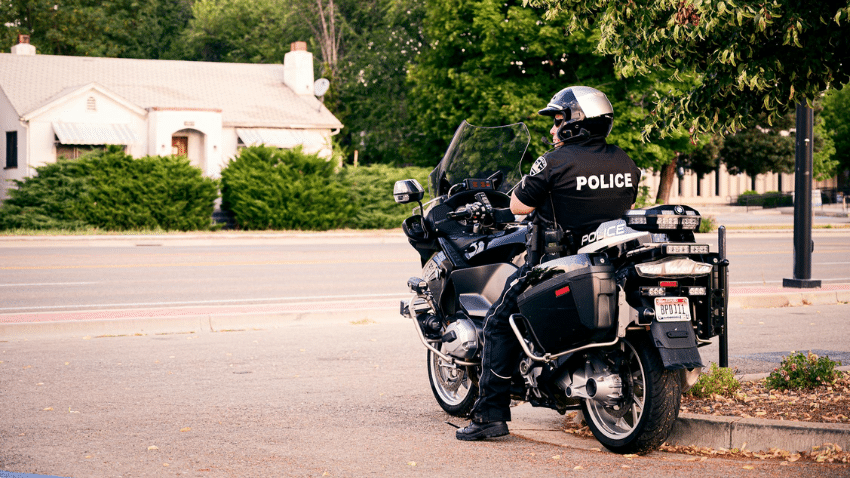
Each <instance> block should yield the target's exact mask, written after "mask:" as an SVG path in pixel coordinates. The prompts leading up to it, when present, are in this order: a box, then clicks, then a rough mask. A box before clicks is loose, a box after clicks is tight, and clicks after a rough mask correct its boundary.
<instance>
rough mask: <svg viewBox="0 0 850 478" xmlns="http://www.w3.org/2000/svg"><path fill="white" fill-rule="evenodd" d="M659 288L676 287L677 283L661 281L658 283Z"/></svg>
mask: <svg viewBox="0 0 850 478" xmlns="http://www.w3.org/2000/svg"><path fill="white" fill-rule="evenodd" d="M658 285H660V286H661V287H678V286H679V283H678V282H676V281H674V280H667V281H661V282H659V283H658Z"/></svg>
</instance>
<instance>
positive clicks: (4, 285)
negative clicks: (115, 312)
mask: <svg viewBox="0 0 850 478" xmlns="http://www.w3.org/2000/svg"><path fill="white" fill-rule="evenodd" d="M90 284H99V282H40V283H38V284H0V287H41V286H51V285H90Z"/></svg>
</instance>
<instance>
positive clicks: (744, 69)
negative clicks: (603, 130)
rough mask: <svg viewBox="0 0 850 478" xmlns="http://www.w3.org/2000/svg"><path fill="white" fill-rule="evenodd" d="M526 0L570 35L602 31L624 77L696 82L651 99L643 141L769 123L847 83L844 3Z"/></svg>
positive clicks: (849, 37)
mask: <svg viewBox="0 0 850 478" xmlns="http://www.w3.org/2000/svg"><path fill="white" fill-rule="evenodd" d="M524 1H525V2H526V4H529V5H532V6H543V7H545V8H546V9H547V14H548V15H547V16H548V18H550V19H555V18H564V19H565V21H567V22H568V24H569V27H570V29H571V30H587V29H590V28H594V29H599V30H601V31H602V36H601V38H600V42H599V45H598V50H599V51H600V52H603V53H608V54H611V55H614V58H615V59H616V65H617V71H618V72H619V73H621V74H623V75H626V76H634V75H644V74H648V73H650V72H652V73H659V72H663V73H666V74H669V75H671V76H672V77H674V78H682V79H692V80H694V83H693V84H692V85H691V86H690V87H688V88H684V89H673V90H671V91H668V92H665V93H663V94H662V95H660V96H659V98H658V99H657V103H656V105H655V108H654V111H653V113H654V114H653V116H651V117H648V118H647V121H646V124H645V126H644V134H645V135H649V134H650V133H651V132H652V131H654V130H660V131H661V132H662V133H669V132H672V131H676V130H677V129H679V128H682V127H684V128H687V129H688V130H690V131H691V134H693V135H697V134H700V133H705V132H717V133H722V134H728V133H731V132H734V131H736V130H738V129H740V128H741V127H742V126H744V125H745V124H746V123H747V121H748V119H749V118H751V117H754V116H757V115H759V114H764V115H765V117H766V119H767V122H768V125H770V123H772V122H773V121H775V120H778V119H779V118H781V117H782V116H784V115H785V114H787V113H788V112H790V111H793V110H794V108H795V105H796V104H797V103H801V102H806V103H808V104H810V105H811V103H812V102H813V101H814V100H815V99H816V98H817V97H818V96H819V95H820V93H821V92H822V91H824V90H826V89H827V88H828V87H829V86H831V85H833V86H834V85H840V84H845V83H847V82H848V80H850V6H848V3H847V1H846V0H829V1H821V2H800V1H797V0H772V1H767V2H745V1H742V0H720V1H710V0H681V1H677V2H670V1H659V0H655V1H648V2H641V4H640V5H638V4H637V3H636V2H635V1H634V0H629V1H628V2H615V1H609V0H582V1H578V0H524Z"/></svg>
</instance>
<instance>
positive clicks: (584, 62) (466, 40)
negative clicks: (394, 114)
mask: <svg viewBox="0 0 850 478" xmlns="http://www.w3.org/2000/svg"><path fill="white" fill-rule="evenodd" d="M425 35H426V38H427V44H426V46H425V47H424V48H423V49H422V53H421V54H420V55H419V57H418V60H417V62H416V64H414V65H413V66H412V68H411V71H410V80H411V83H412V88H411V92H410V94H411V96H412V101H413V105H412V108H413V110H414V116H413V121H415V122H416V125H417V136H416V137H414V138H413V139H412V141H414V143H415V146H416V148H417V150H418V155H417V157H416V158H415V161H416V162H418V163H419V164H422V165H433V164H435V163H436V162H437V160H438V159H439V158H440V157H441V156H442V154H443V152H444V151H445V149H446V147H447V145H448V141H449V140H450V139H451V137H452V135H453V133H454V131H455V129H456V128H457V127H458V125H459V124H460V123H461V121H463V120H468V121H469V122H470V123H472V124H475V125H477V126H497V125H502V124H509V123H516V122H518V121H526V122H527V123H528V124H529V127H530V128H531V130H532V131H534V133H533V136H536V137H537V138H539V137H540V136H538V135H540V133H545V132H548V130H549V128H550V127H551V125H550V122H551V120H550V119H549V118H546V117H541V116H538V115H537V111H538V110H539V109H540V108H542V107H543V106H545V105H546V103H547V102H548V100H549V99H550V98H551V97H552V95H553V94H554V93H555V92H557V91H558V90H560V89H561V88H563V87H565V86H569V85H571V84H585V85H587V86H593V87H597V88H599V89H601V90H605V89H606V88H605V86H609V85H608V83H609V82H610V83H611V84H613V82H614V76H613V71H611V68H610V67H611V64H610V61H609V60H606V59H605V58H603V57H601V56H599V55H595V54H593V53H592V52H591V51H590V49H589V48H587V47H586V44H587V43H586V42H585V41H584V39H585V38H586V37H587V36H588V34H585V33H576V34H575V35H573V36H570V37H565V24H563V22H560V23H559V22H557V21H553V22H547V21H544V19H543V18H542V12H538V11H534V10H529V9H523V8H521V6H520V3H519V1H508V2H503V1H497V0H435V1H433V2H430V3H429V4H428V6H427V13H426V18H425ZM546 136H547V137H548V134H546ZM545 149H547V147H546V146H544V145H542V144H541V143H540V141H539V140H534V141H532V147H531V154H533V155H538V154H541V153H542V152H543V151H545Z"/></svg>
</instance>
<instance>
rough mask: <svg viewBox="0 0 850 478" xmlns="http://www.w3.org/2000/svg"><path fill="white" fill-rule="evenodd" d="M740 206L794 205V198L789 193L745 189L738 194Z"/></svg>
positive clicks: (770, 206) (769, 206)
mask: <svg viewBox="0 0 850 478" xmlns="http://www.w3.org/2000/svg"><path fill="white" fill-rule="evenodd" d="M738 205H739V206H762V207H765V208H772V207H783V206H793V205H794V198H793V197H792V196H791V195H790V194H787V193H781V192H779V191H767V192H765V193H763V194H759V193H757V192H755V191H752V190H749V191H744V192H742V193H741V195H740V196H738Z"/></svg>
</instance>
